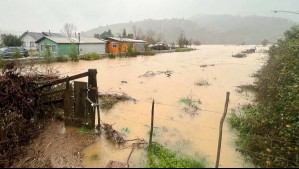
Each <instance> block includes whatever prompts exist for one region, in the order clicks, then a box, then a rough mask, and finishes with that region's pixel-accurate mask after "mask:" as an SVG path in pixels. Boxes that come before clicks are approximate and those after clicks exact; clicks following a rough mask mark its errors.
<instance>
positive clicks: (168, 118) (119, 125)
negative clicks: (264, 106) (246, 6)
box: [55, 45, 266, 167]
mask: <svg viewBox="0 0 299 169" xmlns="http://www.w3.org/2000/svg"><path fill="white" fill-rule="evenodd" d="M251 47H252V46H222V45H211V46H200V47H197V50H195V51H192V52H186V53H165V54H158V55H156V56H146V57H145V56H144V57H137V58H117V59H103V60H99V61H92V62H89V61H80V62H78V63H72V62H68V63H61V64H55V67H56V68H57V69H58V70H59V71H60V72H61V74H62V75H63V76H65V75H74V74H78V73H82V72H86V71H87V69H97V71H98V85H99V90H100V91H101V92H106V91H114V92H124V93H126V94H128V95H129V96H131V97H133V98H135V99H136V100H137V102H131V101H128V102H122V103H118V104H117V105H116V106H114V107H113V108H112V109H111V110H109V111H104V112H101V114H102V115H101V117H102V120H103V121H104V122H106V123H109V124H114V123H115V125H114V128H115V129H116V130H118V131H122V132H123V133H124V134H125V135H126V139H135V138H144V139H146V140H148V138H149V134H148V133H149V130H150V128H149V126H150V118H151V102H152V100H153V99H155V102H156V105H155V132H154V133H155V134H154V141H156V142H159V143H161V144H163V145H166V146H167V147H169V148H171V149H174V150H180V151H182V152H183V153H185V154H188V155H190V156H193V157H194V158H196V157H205V159H206V161H207V164H208V166H209V167H214V165H215V160H216V153H217V145H218V128H219V123H220V119H221V116H222V113H223V110H224V103H225V97H226V92H227V91H229V92H231V97H230V103H229V112H228V113H230V111H231V109H233V108H236V107H238V106H239V105H241V104H244V103H247V102H250V101H251V100H252V95H250V94H247V93H245V92H243V93H241V92H240V91H238V88H237V86H240V85H246V84H252V83H253V81H254V79H253V77H252V76H251V75H253V74H254V73H255V72H256V71H257V70H258V69H259V68H260V67H261V65H263V63H264V58H265V56H266V55H265V54H263V53H261V52H257V53H254V54H250V55H248V56H247V57H246V58H233V57H231V56H232V54H236V53H238V52H240V51H242V50H244V49H248V48H251ZM257 50H258V51H261V50H263V48H261V47H259V48H258V49H257ZM149 71H151V72H149ZM166 71H167V72H166ZM142 75H145V76H142ZM82 80H86V79H82ZM196 82H199V83H198V84H199V85H196ZM202 82H205V83H202ZM182 98H192V100H194V101H196V102H197V104H198V108H199V109H198V110H197V111H192V112H190V111H188V110H186V107H184V105H183V103H181V102H180V100H182ZM234 139H235V135H234V134H233V132H232V131H231V129H230V128H229V125H228V123H227V122H225V127H224V133H223V143H222V152H221V161H220V164H221V165H220V166H221V167H246V166H248V164H244V162H243V159H242V157H241V155H240V154H239V153H238V152H236V150H235V148H234ZM130 151H131V148H127V149H120V148H117V146H115V145H114V144H113V143H111V142H110V141H108V140H106V139H105V137H104V136H102V137H100V138H99V139H98V141H97V143H95V144H92V145H90V146H89V147H87V148H86V149H84V150H83V154H84V159H83V165H84V167H105V166H106V165H107V163H108V161H109V160H115V161H121V162H126V161H127V158H128V155H129V154H130ZM145 160H146V158H145V152H144V151H143V150H137V151H134V153H133V155H132V157H131V160H130V167H142V166H143V161H145ZM249 166H250V165H249Z"/></svg>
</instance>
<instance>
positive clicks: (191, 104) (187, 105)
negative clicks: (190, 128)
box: [179, 95, 201, 116]
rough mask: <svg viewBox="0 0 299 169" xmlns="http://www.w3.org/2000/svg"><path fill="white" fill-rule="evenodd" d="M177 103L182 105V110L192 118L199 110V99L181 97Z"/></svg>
mask: <svg viewBox="0 0 299 169" xmlns="http://www.w3.org/2000/svg"><path fill="white" fill-rule="evenodd" d="M179 103H182V104H183V105H184V110H185V111H186V112H188V113H190V114H191V115H192V116H194V115H196V114H197V111H198V110H199V109H200V108H199V105H200V104H201V101H200V99H198V100H194V99H193V98H192V96H191V95H190V96H187V97H182V98H181V99H180V100H179Z"/></svg>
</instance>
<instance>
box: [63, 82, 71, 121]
mask: <svg viewBox="0 0 299 169" xmlns="http://www.w3.org/2000/svg"><path fill="white" fill-rule="evenodd" d="M67 78H68V77H67ZM71 96H72V91H71V89H70V81H66V89H65V91H64V93H63V109H64V116H65V117H66V118H71V116H72V100H71Z"/></svg>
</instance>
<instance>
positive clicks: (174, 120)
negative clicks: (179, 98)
mask: <svg viewBox="0 0 299 169" xmlns="http://www.w3.org/2000/svg"><path fill="white" fill-rule="evenodd" d="M137 102H142V103H147V104H152V102H151V101H146V100H137ZM155 104H156V105H162V106H171V107H176V108H181V106H179V105H173V104H167V103H162V102H156V103H155ZM128 111H135V110H128ZM200 111H204V112H209V113H214V114H216V115H223V113H221V112H219V111H215V110H206V109H200ZM149 112H150V111H149ZM138 114H139V115H143V116H148V117H150V115H151V114H150V113H143V112H138ZM108 116H113V117H115V118H118V119H122V120H124V121H128V122H132V123H134V124H137V125H139V126H143V127H150V125H149V124H150V123H148V124H145V123H144V122H140V121H136V120H131V119H128V118H125V117H121V116H120V115H115V114H109V115H108ZM220 117H221V116H219V120H220ZM154 118H155V119H159V120H163V121H170V122H178V123H179V125H186V126H191V127H193V128H196V129H211V130H214V131H218V130H219V128H218V127H212V126H206V125H200V124H194V123H190V122H187V121H183V120H176V119H174V118H170V119H167V118H165V117H162V116H157V115H155V116H154ZM227 121H228V120H226V122H227ZM156 129H158V127H156ZM226 131H232V130H226ZM245 135H248V136H254V137H255V138H258V139H261V140H263V141H275V142H281V143H287V144H290V145H295V146H299V144H295V143H292V142H290V141H286V140H280V139H275V138H269V137H265V136H260V135H251V134H245ZM196 140H197V141H204V142H214V143H217V142H218V140H217V139H215V140H213V139H210V138H209V139H198V138H196ZM223 143H224V144H225V145H227V146H233V144H234V143H233V142H223ZM235 150H237V151H238V152H246V153H248V154H251V155H254V156H257V157H258V156H262V157H270V158H274V159H276V160H282V161H286V162H291V163H293V164H296V165H298V162H296V161H292V160H288V159H286V158H284V157H279V156H273V155H268V154H264V153H261V152H254V151H251V150H248V149H244V148H240V147H236V146H235ZM235 162H237V161H235ZM220 166H223V165H222V164H220Z"/></svg>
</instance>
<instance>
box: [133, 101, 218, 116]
mask: <svg viewBox="0 0 299 169" xmlns="http://www.w3.org/2000/svg"><path fill="white" fill-rule="evenodd" d="M137 101H138V102H144V103H150V104H151V102H150V101H144V100H137ZM155 104H158V105H163V106H170V107H178V108H181V106H178V105H172V104H166V103H161V102H156V103H155ZM199 110H200V111H205V112H210V113H216V114H220V115H222V114H223V113H221V112H218V111H214V110H206V109H199Z"/></svg>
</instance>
